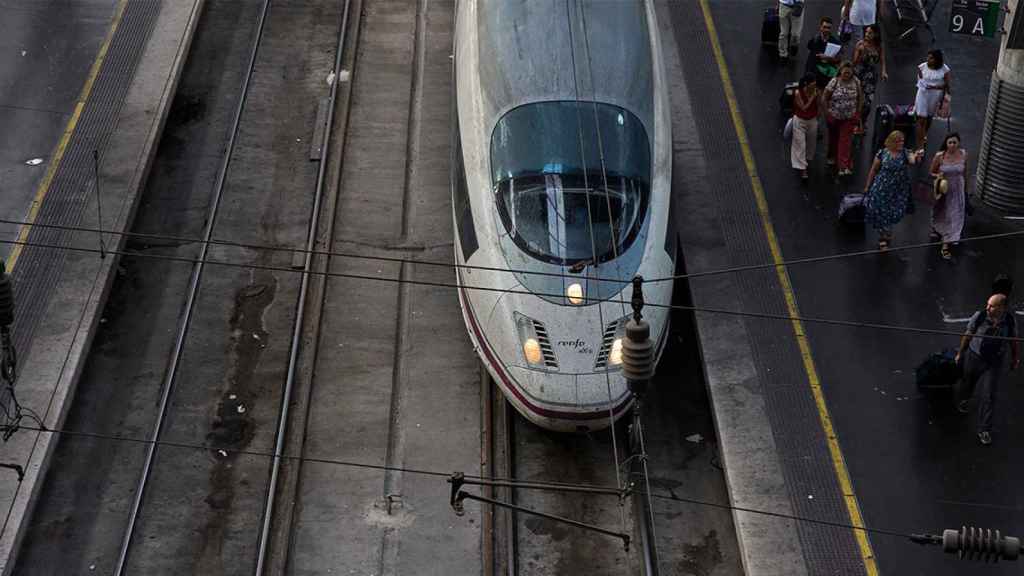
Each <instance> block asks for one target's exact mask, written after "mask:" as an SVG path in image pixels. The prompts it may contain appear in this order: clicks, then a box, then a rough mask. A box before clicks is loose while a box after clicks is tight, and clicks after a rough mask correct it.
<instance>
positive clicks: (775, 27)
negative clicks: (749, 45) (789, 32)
mask: <svg viewBox="0 0 1024 576" xmlns="http://www.w3.org/2000/svg"><path fill="white" fill-rule="evenodd" d="M781 33H782V28H781V27H780V26H779V5H778V4H777V3H776V4H775V5H774V6H772V7H771V8H765V9H764V19H763V20H762V21H761V46H762V47H763V48H764V49H765V50H771V51H772V52H774V53H775V54H778V53H779V34H781ZM799 50H800V44H799V43H794V44H792V45H790V47H789V57H790V58H793V57H794V56H796V53H797V52H798V51H799Z"/></svg>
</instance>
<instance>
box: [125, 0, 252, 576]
mask: <svg viewBox="0 0 1024 576" xmlns="http://www.w3.org/2000/svg"><path fill="white" fill-rule="evenodd" d="M269 7H270V0H264V2H263V9H262V11H261V12H260V18H259V22H258V23H257V26H256V39H255V41H254V42H253V46H252V52H251V53H250V54H249V67H248V69H247V70H246V73H245V79H244V80H243V81H242V89H241V96H240V98H239V102H238V108H237V109H236V110H235V117H234V120H233V121H232V124H231V136H230V137H229V139H228V145H227V149H226V152H225V156H224V162H223V163H222V164H221V167H220V172H219V173H218V174H217V184H216V186H215V187H214V196H213V202H212V204H211V205H210V213H209V215H208V216H207V218H206V229H205V230H204V231H203V246H202V248H201V249H200V253H199V258H198V260H197V261H196V263H195V267H194V268H193V269H192V280H191V282H190V284H189V291H188V299H187V300H186V302H185V313H184V315H183V316H182V320H181V324H180V325H179V326H178V337H177V339H176V340H175V342H174V352H173V353H172V355H171V364H170V366H169V367H168V370H167V377H166V378H165V381H164V391H163V395H162V396H161V397H160V409H159V411H158V413H157V418H156V423H155V424H154V425H153V433H152V434H151V436H150V440H151V442H150V443H149V448H148V450H147V452H146V463H145V465H144V466H143V468H142V476H141V477H140V478H139V483H138V486H137V487H136V489H135V499H134V500H133V501H132V509H131V513H130V514H129V516H128V526H127V528H125V533H124V538H123V539H122V541H121V551H120V553H119V554H118V558H117V567H116V569H115V570H114V574H115V576H122V575H123V574H124V569H125V565H126V564H127V562H128V549H129V548H130V546H131V542H132V536H133V535H134V532H135V524H136V523H137V521H138V517H139V510H140V509H141V507H142V499H143V497H144V496H145V492H146V484H147V483H148V482H149V475H150V472H151V471H152V469H153V461H154V458H155V456H156V448H157V445H158V443H159V441H160V434H161V432H162V430H163V425H164V418H165V417H166V416H167V404H168V402H169V401H170V397H171V392H172V391H173V390H174V383H175V377H176V376H177V373H178V364H179V362H180V361H181V354H182V350H183V349H184V347H185V336H186V335H187V334H188V329H189V326H190V324H191V321H192V310H193V308H194V307H195V303H196V295H197V294H198V293H199V280H200V278H201V277H202V275H203V263H204V261H205V260H206V256H207V253H208V252H209V250H210V238H211V237H212V236H213V225H214V222H216V220H217V209H218V207H219V206H220V200H221V195H222V193H223V191H224V181H225V180H226V179H227V173H228V166H229V165H230V164H231V156H232V153H233V152H234V149H235V139H236V138H237V137H238V127H239V125H240V124H241V121H242V111H243V110H244V109H245V102H246V98H247V97H248V93H249V81H250V80H251V79H252V73H253V69H254V68H255V66H256V54H257V52H258V51H259V47H260V39H261V38H262V37H263V25H264V23H265V22H266V19H267V11H268V9H269Z"/></svg>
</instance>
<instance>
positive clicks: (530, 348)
mask: <svg viewBox="0 0 1024 576" xmlns="http://www.w3.org/2000/svg"><path fill="white" fill-rule="evenodd" d="M515 318H516V332H518V333H519V342H520V344H522V347H523V359H524V360H526V363H527V364H528V365H529V366H530V367H531V368H546V367H548V363H547V360H546V359H545V358H544V348H545V347H547V349H548V354H551V347H550V345H549V344H548V341H547V331H546V330H545V329H544V324H541V323H540V322H538V321H536V320H534V319H533V318H530V317H528V316H523V315H522V314H520V313H518V312H516V314H515ZM552 358H554V356H553V355H552Z"/></svg>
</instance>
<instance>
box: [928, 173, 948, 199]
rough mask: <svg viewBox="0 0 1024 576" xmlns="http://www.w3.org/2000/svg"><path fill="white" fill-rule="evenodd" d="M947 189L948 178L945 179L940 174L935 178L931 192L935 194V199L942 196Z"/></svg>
mask: <svg viewBox="0 0 1024 576" xmlns="http://www.w3.org/2000/svg"><path fill="white" fill-rule="evenodd" d="M947 191H949V180H946V179H945V178H944V177H942V176H939V177H938V178H936V179H935V183H934V184H933V185H932V193H933V195H934V196H935V199H936V200H938V199H939V198H942V197H943V196H944V195H945V194H946V192H947Z"/></svg>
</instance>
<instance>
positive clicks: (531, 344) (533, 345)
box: [523, 338, 621, 365]
mask: <svg viewBox="0 0 1024 576" xmlns="http://www.w3.org/2000/svg"><path fill="white" fill-rule="evenodd" d="M523 356H524V357H525V358H526V361H527V362H528V363H530V364H532V365H539V364H543V363H544V354H543V353H542V352H541V350H540V342H537V339H536V338H527V339H526V340H525V341H524V342H523ZM620 356H621V355H620Z"/></svg>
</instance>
